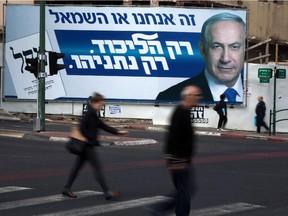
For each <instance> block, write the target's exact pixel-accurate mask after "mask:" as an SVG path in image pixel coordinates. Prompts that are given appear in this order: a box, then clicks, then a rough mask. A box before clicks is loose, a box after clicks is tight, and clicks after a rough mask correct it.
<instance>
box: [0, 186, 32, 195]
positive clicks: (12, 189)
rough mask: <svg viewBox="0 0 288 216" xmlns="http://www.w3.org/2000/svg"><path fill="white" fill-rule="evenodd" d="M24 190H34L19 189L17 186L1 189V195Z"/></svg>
mask: <svg viewBox="0 0 288 216" xmlns="http://www.w3.org/2000/svg"><path fill="white" fill-rule="evenodd" d="M22 190H32V188H28V187H17V186H7V187H1V188H0V194H1V193H9V192H15V191H22Z"/></svg>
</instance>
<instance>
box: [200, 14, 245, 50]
mask: <svg viewBox="0 0 288 216" xmlns="http://www.w3.org/2000/svg"><path fill="white" fill-rule="evenodd" d="M219 21H234V22H237V23H240V24H241V25H242V28H243V32H244V35H245V36H246V24H245V23H244V21H243V20H242V18H241V17H239V16H237V15H235V14H231V13H220V14H216V15H214V16H212V17H210V18H209V19H207V20H206V21H205V22H204V24H203V26H202V30H201V42H202V44H203V46H204V47H206V45H207V38H208V30H210V28H211V26H212V25H213V24H214V23H216V22H219Z"/></svg>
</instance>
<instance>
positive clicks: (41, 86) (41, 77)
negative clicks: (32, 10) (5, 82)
mask: <svg viewBox="0 0 288 216" xmlns="http://www.w3.org/2000/svg"><path fill="white" fill-rule="evenodd" d="M39 41H40V46H39V60H40V71H39V74H38V116H39V118H40V131H45V77H46V74H45V0H40V38H39Z"/></svg>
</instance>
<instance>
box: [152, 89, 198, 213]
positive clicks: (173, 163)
mask: <svg viewBox="0 0 288 216" xmlns="http://www.w3.org/2000/svg"><path fill="white" fill-rule="evenodd" d="M180 97H181V102H180V104H179V105H178V106H177V107H176V108H175V110H174V112H173V114H172V118H171V124H170V127H169V131H168V134H167V137H166V142H165V149H164V151H165V160H166V164H167V168H168V170H169V171H170V174H171V177H172V181H173V184H174V187H175V191H174V192H173V193H172V195H171V197H172V199H171V200H168V201H165V202H163V203H160V204H158V205H157V206H155V207H154V208H149V210H150V212H152V213H153V215H162V214H164V213H166V212H167V211H168V210H170V209H171V208H173V207H175V213H176V216H189V213H190V201H191V197H192V194H193V193H194V192H195V187H194V184H195V183H194V173H193V167H192V157H193V156H194V154H195V137H194V133H193V126H192V121H191V111H190V108H191V107H193V106H196V105H197V104H198V101H199V100H200V99H201V98H202V93H201V90H200V89H199V88H198V87H196V86H187V87H186V88H184V90H182V92H181V96H180Z"/></svg>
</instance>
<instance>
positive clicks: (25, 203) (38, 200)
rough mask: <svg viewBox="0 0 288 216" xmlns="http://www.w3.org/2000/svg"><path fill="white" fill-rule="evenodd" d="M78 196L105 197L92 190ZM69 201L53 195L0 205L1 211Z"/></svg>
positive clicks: (78, 193)
mask: <svg viewBox="0 0 288 216" xmlns="http://www.w3.org/2000/svg"><path fill="white" fill-rule="evenodd" d="M76 194H77V195H78V197H79V198H83V197H88V196H94V195H103V193H102V192H98V191H90V190H85V191H79V192H76ZM68 199H71V198H69V197H64V196H63V195H53V196H45V197H38V198H32V199H25V200H18V201H11V202H4V203H0V210H7V209H13V208H19V207H27V206H33V205H39V204H45V203H50V202H59V201H63V200H68Z"/></svg>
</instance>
